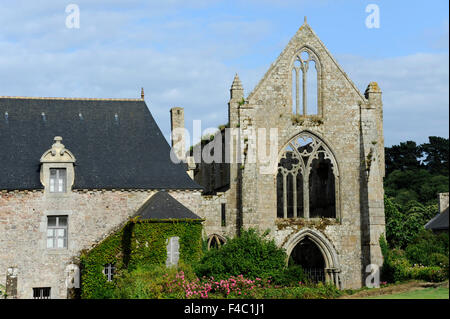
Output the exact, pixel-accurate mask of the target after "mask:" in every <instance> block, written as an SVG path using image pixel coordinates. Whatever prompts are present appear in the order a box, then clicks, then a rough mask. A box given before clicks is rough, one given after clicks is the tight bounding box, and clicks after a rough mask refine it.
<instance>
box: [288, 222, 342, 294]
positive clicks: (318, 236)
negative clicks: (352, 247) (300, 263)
mask: <svg viewBox="0 0 450 319" xmlns="http://www.w3.org/2000/svg"><path fill="white" fill-rule="evenodd" d="M302 242H303V243H305V242H307V243H308V246H309V247H310V248H309V249H310V250H313V249H315V251H316V252H317V253H320V254H321V256H316V258H314V261H312V262H313V263H315V264H316V265H319V263H320V262H321V260H322V261H323V263H322V264H321V266H322V267H324V276H325V281H326V282H327V283H332V284H334V285H335V286H336V287H338V288H341V282H340V278H339V277H340V276H339V273H340V265H339V258H338V254H337V252H336V250H335V248H334V247H333V245H332V244H331V243H330V241H329V240H328V239H327V238H326V237H325V236H324V235H323V234H322V233H321V232H319V231H317V230H315V229H309V228H307V229H302V230H301V231H299V232H298V233H296V234H295V235H293V236H292V237H291V238H290V239H289V240H288V241H287V242H286V244H285V245H284V246H283V248H284V249H285V250H286V253H287V255H288V256H289V257H291V255H292V254H293V253H294V254H296V253H297V254H298V248H299V245H301V243H302ZM312 245H314V246H315V247H312ZM301 258H303V260H304V258H305V256H303V257H300V259H301Z"/></svg>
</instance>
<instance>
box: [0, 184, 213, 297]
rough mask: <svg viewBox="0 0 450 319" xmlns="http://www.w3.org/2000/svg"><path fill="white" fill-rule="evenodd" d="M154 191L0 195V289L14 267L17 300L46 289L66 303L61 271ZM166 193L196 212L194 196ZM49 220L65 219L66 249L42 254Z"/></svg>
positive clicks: (197, 196)
mask: <svg viewBox="0 0 450 319" xmlns="http://www.w3.org/2000/svg"><path fill="white" fill-rule="evenodd" d="M155 192H156V191H151V190H145V191H120V190H117V191H90V190H85V191H74V192H70V193H67V194H65V195H63V196H62V197H61V198H55V196H52V197H49V196H47V195H46V194H44V192H43V191H34V192H2V193H0V284H2V285H5V286H6V276H7V272H8V269H11V268H15V269H16V272H17V297H18V298H32V293H33V290H32V288H33V287H51V298H66V297H67V289H66V286H65V279H66V276H65V273H64V272H65V269H66V266H67V265H69V264H71V263H72V262H74V261H75V263H76V258H77V257H78V256H79V255H80V252H81V250H83V249H89V248H90V247H92V246H93V245H95V244H96V243H97V242H99V241H101V240H102V239H104V238H106V237H107V236H108V235H109V234H110V233H111V232H112V231H114V230H115V229H117V227H120V226H121V225H123V224H124V223H125V222H126V221H127V220H128V218H129V217H130V216H132V215H133V214H134V213H135V212H136V211H137V210H138V208H139V207H140V206H141V205H142V204H143V203H144V202H145V201H147V200H148V199H149V198H150V197H151V196H152V195H153V194H155ZM169 193H170V194H171V195H172V196H173V197H174V198H175V199H177V200H178V201H180V202H181V203H182V204H184V205H185V206H186V207H188V208H189V209H191V210H192V211H193V212H198V211H199V210H200V202H201V200H200V193H199V192H198V191H170V192H169ZM50 215H67V216H68V247H67V249H47V247H46V236H47V235H46V231H47V216H50ZM199 215H201V214H199ZM201 217H205V216H201Z"/></svg>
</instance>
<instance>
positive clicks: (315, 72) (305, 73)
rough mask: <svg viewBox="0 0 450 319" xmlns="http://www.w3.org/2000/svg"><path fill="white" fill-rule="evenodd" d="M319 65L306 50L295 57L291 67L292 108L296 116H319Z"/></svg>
mask: <svg viewBox="0 0 450 319" xmlns="http://www.w3.org/2000/svg"><path fill="white" fill-rule="evenodd" d="M319 83H320V64H319V60H318V58H317V56H316V55H315V54H314V53H313V52H312V51H311V50H309V49H308V48H303V49H302V50H300V51H299V54H297V55H296V57H295V60H294V64H293V66H292V108H293V110H292V111H293V113H294V114H296V115H304V116H306V115H319V113H320V112H319V102H320V99H319V96H320V85H319Z"/></svg>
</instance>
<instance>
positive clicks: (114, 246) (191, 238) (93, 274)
mask: <svg viewBox="0 0 450 319" xmlns="http://www.w3.org/2000/svg"><path fill="white" fill-rule="evenodd" d="M201 234H202V225H201V222H199V221H198V220H189V219H184V220H145V221H139V220H138V221H136V220H131V221H129V222H128V223H127V224H126V225H125V226H124V227H123V228H122V229H120V230H119V231H117V232H116V233H114V234H112V235H110V236H109V237H108V238H106V239H105V240H103V241H102V242H101V243H100V244H99V245H97V246H96V247H94V248H93V249H91V250H89V251H84V252H82V254H81V257H80V263H81V297H82V298H94V299H100V298H110V297H112V293H113V290H114V287H115V283H114V281H109V282H108V281H107V277H106V276H105V275H104V274H103V268H104V266H105V265H106V264H114V265H115V267H116V274H117V275H118V276H120V273H121V272H123V271H126V270H128V271H131V270H133V269H136V268H137V267H139V266H152V265H155V266H156V265H164V264H165V261H166V258H167V251H166V240H167V239H169V238H170V237H174V236H177V237H179V238H180V241H179V243H180V259H179V260H180V262H183V263H185V264H189V263H192V262H194V261H197V260H199V258H200V257H201V253H202V239H201Z"/></svg>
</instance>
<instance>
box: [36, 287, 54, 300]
mask: <svg viewBox="0 0 450 319" xmlns="http://www.w3.org/2000/svg"><path fill="white" fill-rule="evenodd" d="M50 290H51V288H50V287H43V288H33V299H50Z"/></svg>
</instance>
